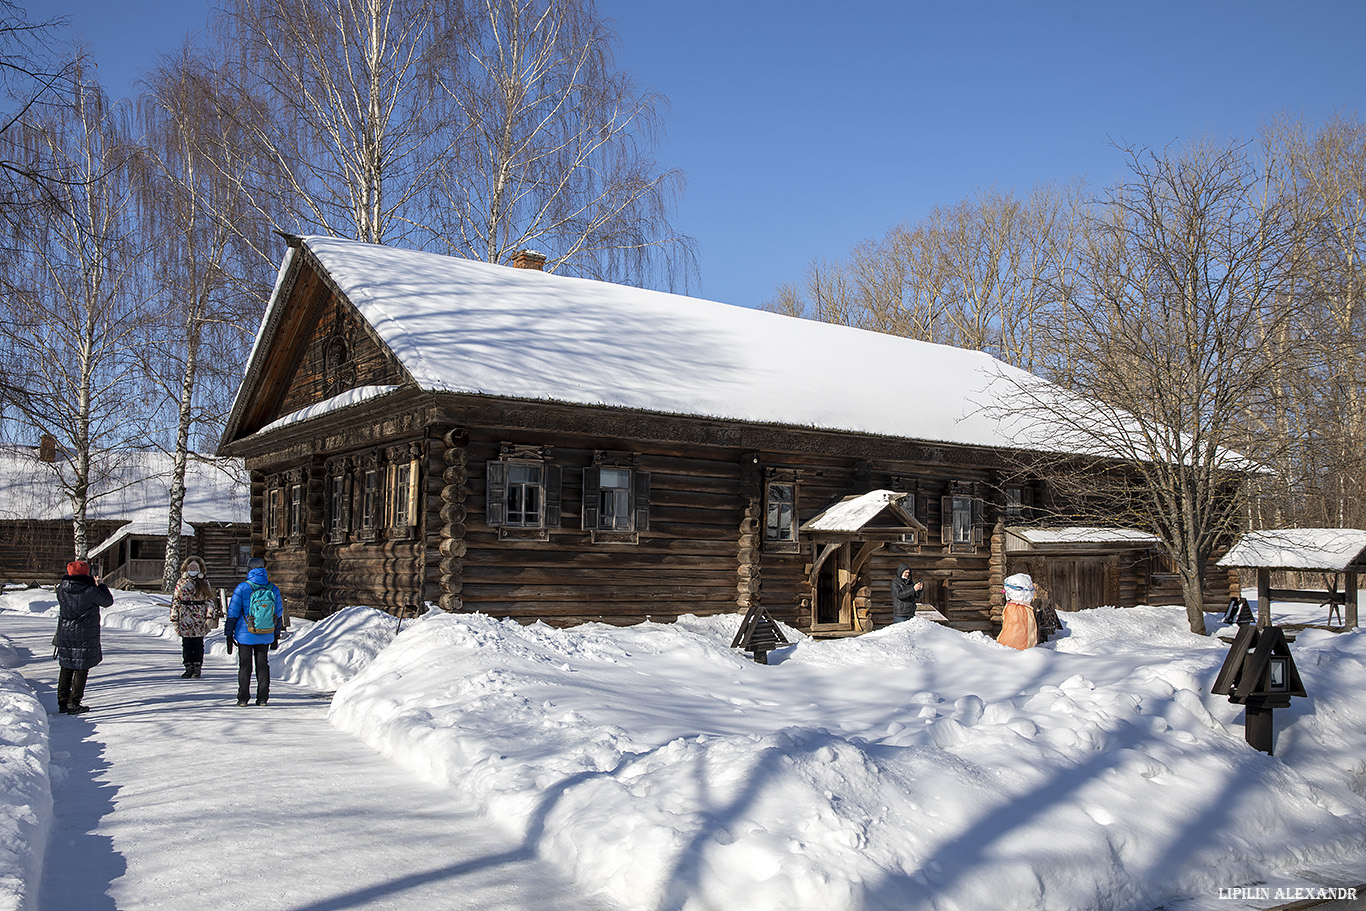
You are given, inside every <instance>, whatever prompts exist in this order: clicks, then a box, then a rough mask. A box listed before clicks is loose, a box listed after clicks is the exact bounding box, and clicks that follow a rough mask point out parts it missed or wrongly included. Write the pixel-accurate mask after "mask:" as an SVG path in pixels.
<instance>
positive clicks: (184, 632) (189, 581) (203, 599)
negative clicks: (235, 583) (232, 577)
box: [171, 557, 216, 677]
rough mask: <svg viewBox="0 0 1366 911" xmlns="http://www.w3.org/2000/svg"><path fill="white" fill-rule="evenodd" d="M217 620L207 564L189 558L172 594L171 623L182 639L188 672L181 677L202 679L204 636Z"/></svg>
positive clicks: (183, 654)
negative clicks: (205, 568)
mask: <svg viewBox="0 0 1366 911" xmlns="http://www.w3.org/2000/svg"><path fill="white" fill-rule="evenodd" d="M215 619H216V616H215V611H214V604H213V589H211V588H209V580H208V579H207V578H206V577H205V572H204V561H203V560H201V559H199V558H198V557H186V558H185V561H184V562H183V563H181V564H180V580H179V581H178V582H176V584H175V591H174V592H173V593H172V595H171V623H172V624H174V625H175V631H176V633H177V634H178V635H179V636H180V655H181V659H182V660H183V661H184V664H185V673H183V674H181V675H180V676H182V677H198V676H199V672H200V669H201V668H202V667H203V666H204V637H205V636H207V635H208V634H209V630H211V629H213V625H214V621H215Z"/></svg>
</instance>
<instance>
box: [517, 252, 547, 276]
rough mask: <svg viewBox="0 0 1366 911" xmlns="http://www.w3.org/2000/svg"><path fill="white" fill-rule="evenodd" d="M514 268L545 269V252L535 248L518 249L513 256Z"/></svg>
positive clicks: (540, 270) (539, 270)
mask: <svg viewBox="0 0 1366 911" xmlns="http://www.w3.org/2000/svg"><path fill="white" fill-rule="evenodd" d="M512 268H514V269H535V270H536V271H537V272H544V271H545V254H544V253H537V252H536V251H535V250H518V251H517V252H516V253H515V254H514V255H513V257H512Z"/></svg>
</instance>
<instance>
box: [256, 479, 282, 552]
mask: <svg viewBox="0 0 1366 911" xmlns="http://www.w3.org/2000/svg"><path fill="white" fill-rule="evenodd" d="M285 491H286V484H285V478H284V476H283V475H278V474H277V475H271V476H270V477H268V478H267V479H266V492H265V508H264V509H263V513H264V516H263V518H264V521H265V527H264V528H263V529H262V532H263V535H262V536H263V537H264V538H265V541H266V546H267V547H279V546H280V544H281V543H282V542H283V541H284V538H285V534H286V531H285Z"/></svg>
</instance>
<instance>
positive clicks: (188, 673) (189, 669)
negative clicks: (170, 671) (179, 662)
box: [180, 664, 194, 677]
mask: <svg viewBox="0 0 1366 911" xmlns="http://www.w3.org/2000/svg"><path fill="white" fill-rule="evenodd" d="M180 676H181V677H193V676H194V665H193V664H187V665H185V673H183V674H181V675H180Z"/></svg>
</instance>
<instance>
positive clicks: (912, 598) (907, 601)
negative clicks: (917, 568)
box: [892, 563, 925, 623]
mask: <svg viewBox="0 0 1366 911" xmlns="http://www.w3.org/2000/svg"><path fill="white" fill-rule="evenodd" d="M924 587H925V583H924V582H916V581H915V580H913V579H912V578H911V567H910V564H908V563H901V564H899V565H898V566H897V568H896V575H895V576H893V577H892V622H893V623H900V622H901V621H903V620H909V619H911V618H912V617H914V616H915V606H916V605H917V604H918V603H919V602H920V592H921V590H922V589H923V588H924Z"/></svg>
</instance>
